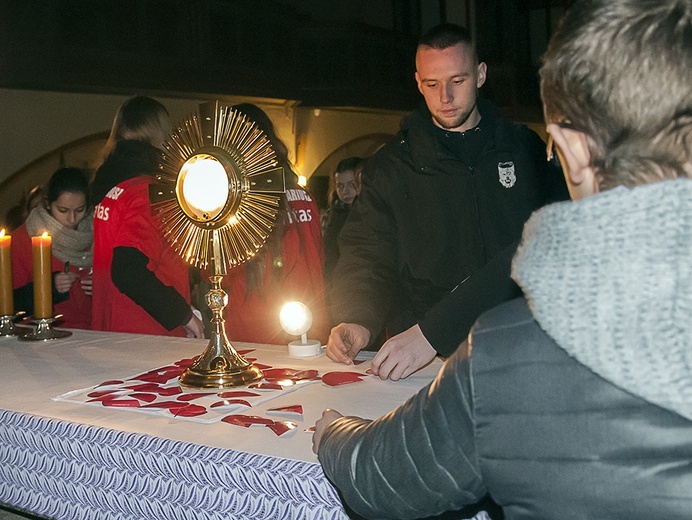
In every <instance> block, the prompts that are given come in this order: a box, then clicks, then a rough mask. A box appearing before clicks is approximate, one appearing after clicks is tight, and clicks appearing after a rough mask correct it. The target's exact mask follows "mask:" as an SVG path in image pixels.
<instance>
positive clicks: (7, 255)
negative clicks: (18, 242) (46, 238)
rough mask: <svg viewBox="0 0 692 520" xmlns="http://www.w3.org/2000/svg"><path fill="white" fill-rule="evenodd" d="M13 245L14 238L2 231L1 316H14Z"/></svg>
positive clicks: (0, 233)
mask: <svg viewBox="0 0 692 520" xmlns="http://www.w3.org/2000/svg"><path fill="white" fill-rule="evenodd" d="M11 244H12V237H11V236H10V235H7V234H5V230H4V229H3V230H2V231H0V316H9V315H12V314H14V298H13V296H12V253H11V249H10V247H11Z"/></svg>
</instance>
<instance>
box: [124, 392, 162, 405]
mask: <svg viewBox="0 0 692 520" xmlns="http://www.w3.org/2000/svg"><path fill="white" fill-rule="evenodd" d="M128 397H133V398H135V399H137V400H139V401H146V402H147V403H153V402H154V401H156V400H157V399H158V396H157V395H156V394H146V393H144V392H135V393H134V394H130V395H128Z"/></svg>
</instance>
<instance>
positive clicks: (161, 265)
mask: <svg viewBox="0 0 692 520" xmlns="http://www.w3.org/2000/svg"><path fill="white" fill-rule="evenodd" d="M151 182H152V178H151V177H150V176H149V175H142V176H139V177H135V178H132V179H128V180H126V181H124V182H121V183H120V184H118V185H117V186H115V187H114V188H112V189H111V190H110V191H109V192H108V194H107V195H106V196H105V197H104V198H103V200H102V201H101V202H100V203H99V204H98V205H97V206H96V208H95V209H94V274H93V289H92V293H93V313H92V314H93V316H92V328H93V329H95V330H108V331H116V332H134V333H139V334H159V335H167V336H185V335H186V334H185V329H184V328H183V327H182V326H180V327H176V328H175V329H173V330H171V331H168V330H166V328H164V327H163V326H162V325H161V324H160V323H159V322H158V321H156V320H155V319H154V318H153V317H152V316H151V315H150V314H149V313H147V312H146V311H144V309H143V308H142V307H140V306H139V305H138V304H136V303H135V302H134V301H132V299H130V298H129V297H128V296H126V295H125V294H123V293H122V292H121V291H120V290H119V289H118V288H117V287H116V286H115V285H114V283H113V280H112V277H111V263H112V260H113V250H114V249H115V248H116V247H118V246H124V247H131V248H135V249H137V250H138V251H140V252H142V253H143V254H144V255H146V256H147V258H148V259H149V263H148V265H147V268H148V269H149V270H150V271H152V272H153V273H154V274H155V275H156V277H157V278H158V279H159V280H160V281H161V282H162V283H164V284H165V285H167V286H170V287H173V288H174V289H175V290H177V292H178V293H179V294H180V295H181V296H183V298H185V300H186V301H187V302H188V304H189V302H190V284H189V281H188V271H187V266H186V265H185V263H184V262H183V260H182V259H181V258H180V257H179V256H178V255H177V254H176V253H175V252H174V251H173V250H172V249H171V248H170V246H169V245H168V244H167V242H166V240H165V239H164V237H163V235H162V233H161V231H160V229H159V225H158V223H157V221H156V220H155V218H154V217H153V216H152V214H151V207H150V204H149V184H150V183H151ZM161 305H162V306H165V305H166V302H161Z"/></svg>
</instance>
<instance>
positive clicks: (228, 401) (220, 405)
mask: <svg viewBox="0 0 692 520" xmlns="http://www.w3.org/2000/svg"><path fill="white" fill-rule="evenodd" d="M238 405H242V406H247V407H248V408H252V405H251V404H250V403H248V402H247V401H245V400H243V399H224V400H223V401H216V402H215V403H212V404H211V405H210V406H209V408H223V407H225V406H238Z"/></svg>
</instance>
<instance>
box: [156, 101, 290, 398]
mask: <svg viewBox="0 0 692 520" xmlns="http://www.w3.org/2000/svg"><path fill="white" fill-rule="evenodd" d="M165 148H166V153H165V154H164V157H163V160H162V163H161V170H160V172H159V173H158V175H157V176H156V178H157V183H155V184H152V185H151V187H150V191H149V198H150V201H151V204H152V208H153V211H154V213H155V214H156V215H157V216H158V218H159V219H160V222H161V227H162V230H163V233H164V236H165V237H166V240H167V241H168V243H170V244H171V246H172V247H173V249H174V250H175V251H176V252H177V253H178V254H179V255H180V256H181V257H182V258H183V259H184V260H185V261H186V262H187V263H189V264H191V265H193V266H195V267H198V268H200V269H204V270H206V271H207V272H210V273H211V275H210V279H211V289H210V291H209V292H208V293H207V295H206V302H207V304H208V305H209V308H210V309H211V311H212V320H211V325H212V332H211V339H210V340H209V344H208V345H207V348H206V349H205V350H204V352H203V353H202V354H201V355H200V356H199V357H198V358H197V360H196V361H195V362H194V363H193V364H192V365H191V366H190V367H189V368H188V369H187V370H186V371H185V372H183V374H182V375H181V376H180V384H181V385H183V386H187V387H192V388H227V387H234V386H243V385H248V384H250V383H252V382H253V381H257V380H258V379H260V378H261V377H262V373H261V371H260V370H259V368H257V367H256V366H254V365H253V364H252V363H249V362H248V361H247V360H246V359H245V358H243V357H242V356H241V355H239V354H238V353H237V352H236V351H235V349H234V348H233V346H232V345H231V342H230V341H229V339H228V337H227V336H226V331H225V327H224V321H225V320H224V318H223V309H224V308H225V307H226V305H227V304H228V295H227V294H226V292H225V291H224V290H223V289H222V288H221V280H222V278H223V275H224V274H226V273H227V272H228V269H231V268H233V267H236V266H238V265H240V264H242V263H243V262H245V261H247V260H249V259H250V258H252V257H253V256H254V255H255V254H256V253H257V252H258V251H259V249H260V248H261V247H262V246H263V245H264V243H265V242H266V240H267V237H268V236H269V233H270V232H271V231H272V228H273V227H274V223H275V222H276V216H277V213H278V210H279V202H280V198H281V194H282V193H284V192H285V189H286V187H285V179H284V172H283V168H282V167H281V166H279V164H278V161H277V159H276V154H275V152H274V149H273V148H272V146H271V143H270V142H269V139H268V138H267V136H266V134H265V133H264V132H263V131H262V130H261V129H260V128H259V127H258V126H257V124H256V123H255V122H254V121H253V120H251V119H250V118H249V117H247V116H246V115H245V114H243V113H241V112H239V111H237V110H234V109H233V108H232V107H230V106H226V105H223V104H220V103H219V102H218V101H213V102H209V103H202V104H201V105H200V106H199V114H194V115H192V116H190V117H188V118H187V119H186V120H185V121H184V122H183V124H182V125H180V126H179V127H178V128H177V129H176V130H175V131H174V132H173V134H172V135H171V138H170V139H169V140H168V141H167V142H166V143H165Z"/></svg>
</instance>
